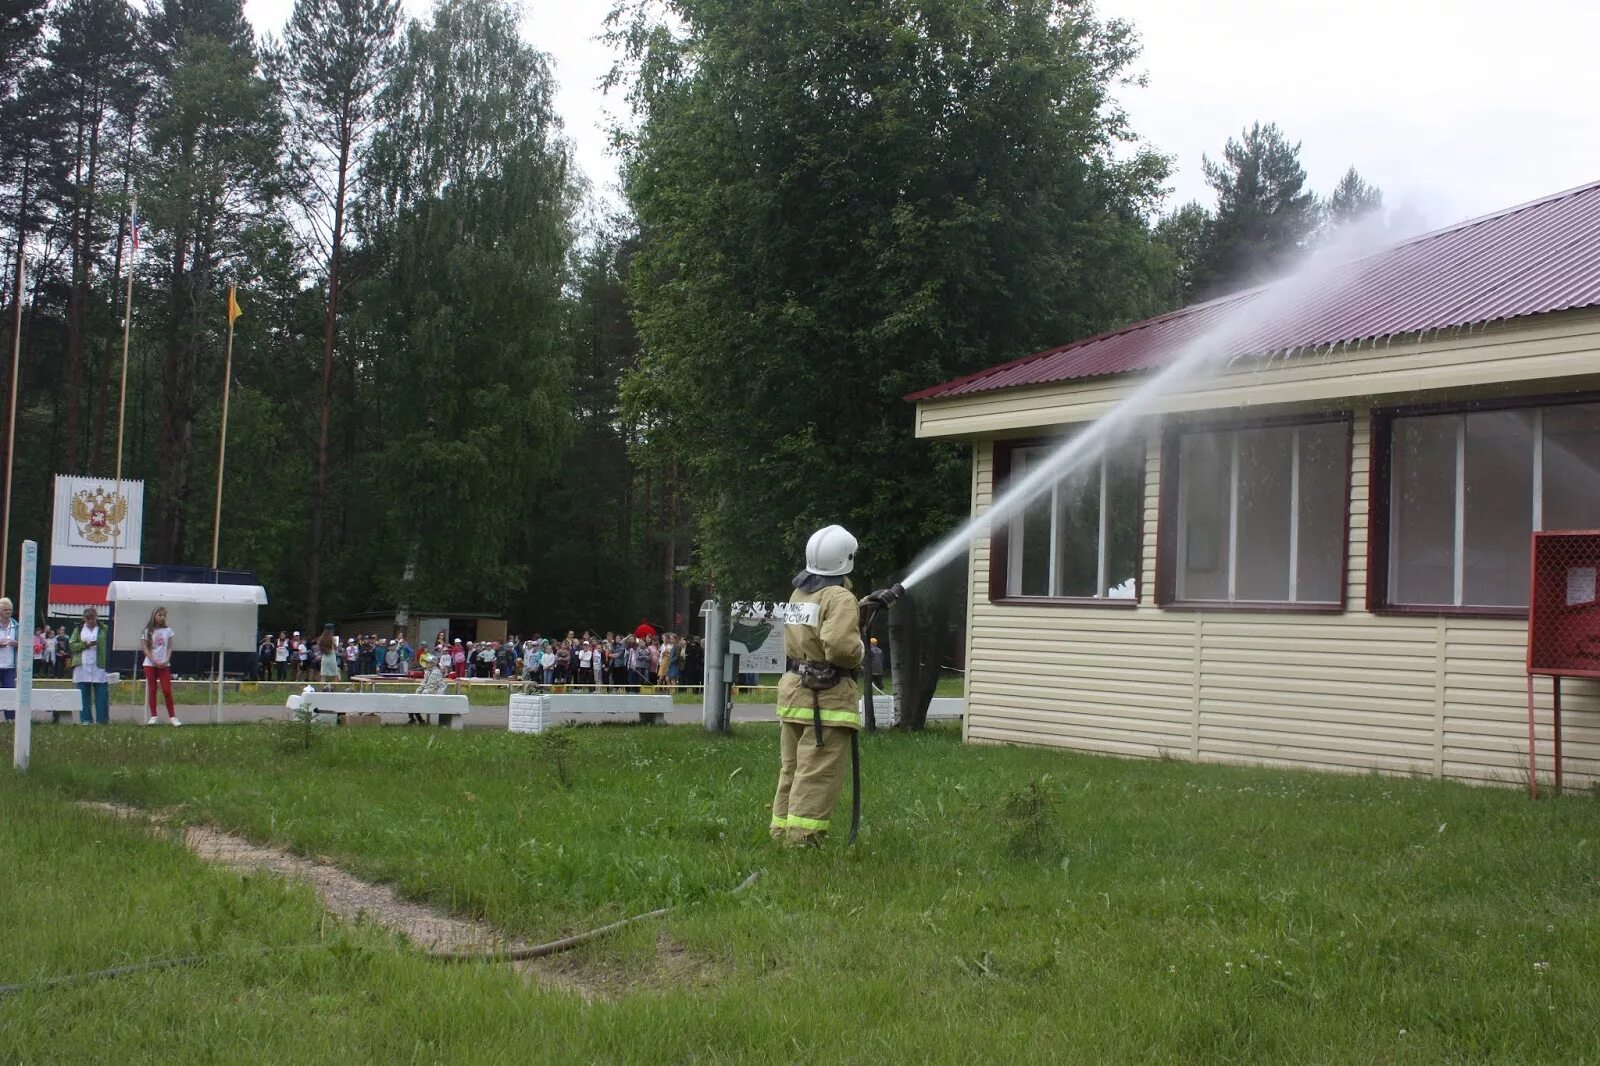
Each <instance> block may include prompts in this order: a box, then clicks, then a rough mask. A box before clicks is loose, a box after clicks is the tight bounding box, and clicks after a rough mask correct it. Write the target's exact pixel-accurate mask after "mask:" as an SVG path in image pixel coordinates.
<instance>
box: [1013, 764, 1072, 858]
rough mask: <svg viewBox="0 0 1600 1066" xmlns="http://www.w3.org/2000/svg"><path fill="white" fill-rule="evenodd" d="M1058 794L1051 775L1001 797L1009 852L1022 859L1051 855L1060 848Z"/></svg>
mask: <svg viewBox="0 0 1600 1066" xmlns="http://www.w3.org/2000/svg"><path fill="white" fill-rule="evenodd" d="M1055 811H1056V796H1055V793H1054V792H1053V791H1052V790H1051V789H1050V788H1049V784H1048V778H1035V779H1034V780H1032V781H1029V782H1028V783H1027V784H1026V785H1023V786H1022V787H1021V788H1015V789H1012V790H1011V791H1010V792H1007V793H1006V794H1005V795H1004V796H1002V797H1001V798H1000V804H999V810H998V815H999V822H1000V826H1001V828H1002V829H1004V830H1005V841H1006V852H1007V853H1008V854H1010V855H1011V856H1013V857H1014V858H1018V859H1029V860H1038V859H1048V858H1051V857H1052V856H1053V853H1054V852H1055V851H1057V850H1059V847H1060V833H1059V832H1058V829H1057V825H1056V818H1055Z"/></svg>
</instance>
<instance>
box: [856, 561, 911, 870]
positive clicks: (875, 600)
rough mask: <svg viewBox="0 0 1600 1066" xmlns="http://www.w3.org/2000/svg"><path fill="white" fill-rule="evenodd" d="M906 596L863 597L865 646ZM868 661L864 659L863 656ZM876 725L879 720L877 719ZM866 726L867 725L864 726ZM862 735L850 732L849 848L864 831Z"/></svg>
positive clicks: (868, 666) (868, 692)
mask: <svg viewBox="0 0 1600 1066" xmlns="http://www.w3.org/2000/svg"><path fill="white" fill-rule="evenodd" d="M905 594H906V590H905V586H903V585H890V586H889V587H888V588H884V589H878V590H877V591H876V592H871V593H868V594H867V595H865V596H863V597H861V602H860V603H858V604H857V605H856V609H857V610H858V611H859V612H860V624H861V640H862V642H863V643H865V641H866V639H867V630H868V629H869V628H871V626H872V623H873V621H874V620H875V619H876V618H877V617H878V612H879V611H884V610H887V609H888V608H889V607H890V606H891V605H892V604H893V603H894V602H895V601H896V600H898V599H899V598H900V597H902V596H904V595H905ZM863 658H865V656H863ZM862 665H863V666H864V667H865V669H864V670H863V671H862V677H863V678H864V679H865V680H866V687H865V696H866V702H865V703H864V704H862V710H863V713H864V714H871V713H872V663H871V661H870V660H868V661H866V662H864V663H863V664H862ZM874 722H876V719H874ZM863 724H865V723H863ZM860 738H861V731H860V730H859V729H852V730H851V731H850V836H849V839H847V840H846V841H845V846H846V847H848V846H850V845H851V844H854V843H855V842H856V834H857V833H859V832H860V831H861V739H860Z"/></svg>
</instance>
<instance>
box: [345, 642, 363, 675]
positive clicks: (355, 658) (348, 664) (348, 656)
mask: <svg viewBox="0 0 1600 1066" xmlns="http://www.w3.org/2000/svg"><path fill="white" fill-rule="evenodd" d="M360 659H361V648H360V647H359V646H358V645H357V644H356V638H355V637H351V638H350V639H349V640H347V641H345V642H344V668H345V674H346V676H345V680H346V681H348V680H350V679H351V678H352V677H355V676H356V673H357V672H358V671H357V670H356V666H357V664H358V663H359V662H360Z"/></svg>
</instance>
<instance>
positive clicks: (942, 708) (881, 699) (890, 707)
mask: <svg viewBox="0 0 1600 1066" xmlns="http://www.w3.org/2000/svg"><path fill="white" fill-rule="evenodd" d="M966 702H967V701H966V700H964V699H962V698H961V697H960V696H935V697H934V698H933V700H932V702H930V703H929V704H928V721H930V722H940V721H960V720H961V716H962V715H963V714H964V713H966ZM872 714H873V717H874V718H875V719H876V720H877V726H878V728H879V729H892V728H893V727H894V726H896V725H898V724H899V719H898V718H897V717H896V716H895V713H894V696H892V695H885V696H876V695H875V696H873V697H872Z"/></svg>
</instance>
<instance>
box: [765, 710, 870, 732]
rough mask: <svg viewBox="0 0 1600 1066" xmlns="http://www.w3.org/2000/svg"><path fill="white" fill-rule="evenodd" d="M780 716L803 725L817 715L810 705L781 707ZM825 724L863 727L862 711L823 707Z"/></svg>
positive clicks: (853, 727) (855, 727) (851, 727)
mask: <svg viewBox="0 0 1600 1066" xmlns="http://www.w3.org/2000/svg"><path fill="white" fill-rule="evenodd" d="M778 717H779V718H782V719H783V720H784V721H787V722H798V723H800V724H801V725H811V724H812V722H813V719H814V718H815V715H814V714H813V713H812V711H811V708H810V707H779V708H778ZM822 724H823V725H842V726H846V727H848V728H850V729H860V728H861V711H860V710H859V709H851V710H848V711H841V710H836V709H833V708H830V707H824V708H822Z"/></svg>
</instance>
